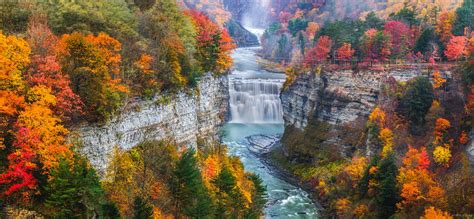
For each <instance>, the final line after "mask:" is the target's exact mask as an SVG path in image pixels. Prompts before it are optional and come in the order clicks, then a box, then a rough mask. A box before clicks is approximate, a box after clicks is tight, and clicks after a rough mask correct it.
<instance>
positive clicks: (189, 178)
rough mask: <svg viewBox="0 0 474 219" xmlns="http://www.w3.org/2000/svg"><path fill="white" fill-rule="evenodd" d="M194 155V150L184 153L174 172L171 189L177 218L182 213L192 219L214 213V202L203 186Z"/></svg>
mask: <svg viewBox="0 0 474 219" xmlns="http://www.w3.org/2000/svg"><path fill="white" fill-rule="evenodd" d="M194 154H195V152H194V150H193V149H189V150H187V151H186V152H184V153H183V154H182V155H181V158H180V159H179V160H178V162H177V163H176V168H175V170H174V171H173V178H172V180H171V183H170V188H171V192H172V194H173V196H174V200H175V210H176V212H175V216H177V217H179V215H180V213H181V212H182V213H183V214H184V215H186V216H188V217H191V218H206V217H209V216H210V215H211V214H212V213H213V211H212V210H213V206H212V201H211V198H210V196H209V194H208V191H207V189H206V187H205V186H204V184H203V181H202V177H201V173H200V172H199V169H198V167H197V161H196V158H195V157H194Z"/></svg>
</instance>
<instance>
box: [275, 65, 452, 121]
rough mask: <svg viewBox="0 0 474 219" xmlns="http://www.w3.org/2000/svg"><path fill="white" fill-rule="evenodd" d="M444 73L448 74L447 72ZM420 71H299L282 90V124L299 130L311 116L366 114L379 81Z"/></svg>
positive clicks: (402, 79)
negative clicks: (295, 77) (313, 72)
mask: <svg viewBox="0 0 474 219" xmlns="http://www.w3.org/2000/svg"><path fill="white" fill-rule="evenodd" d="M445 74H446V75H447V76H448V77H449V76H450V73H449V72H445ZM423 75H425V76H427V74H426V73H423V71H421V70H417V69H402V70H398V69H393V70H389V71H384V72H374V71H361V72H358V73H355V72H353V71H352V70H341V71H333V72H322V73H321V74H320V75H316V74H310V73H308V74H302V75H300V76H299V77H298V78H297V79H296V81H295V82H294V83H293V84H292V85H291V86H290V87H289V88H288V89H287V90H286V91H284V92H282V94H281V99H282V104H283V118H284V120H285V125H286V126H289V125H293V126H295V127H296V128H299V129H301V130H302V129H304V127H306V125H307V124H308V119H309V118H310V117H313V118H315V119H317V120H320V121H325V122H328V123H330V124H332V125H342V124H345V123H349V122H353V121H355V120H356V119H358V118H360V117H367V116H368V115H369V114H370V112H371V111H372V109H373V108H374V107H375V105H376V104H377V102H378V101H379V99H378V98H379V93H380V91H381V89H382V87H383V86H382V84H384V83H386V82H387V80H388V79H389V78H391V77H392V78H394V79H396V80H397V81H399V82H405V81H408V80H410V79H412V78H414V77H417V76H423Z"/></svg>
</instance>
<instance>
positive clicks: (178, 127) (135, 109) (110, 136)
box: [72, 74, 228, 172]
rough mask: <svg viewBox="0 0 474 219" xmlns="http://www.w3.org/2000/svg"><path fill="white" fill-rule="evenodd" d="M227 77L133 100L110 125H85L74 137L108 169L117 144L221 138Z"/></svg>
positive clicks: (190, 143)
mask: <svg viewBox="0 0 474 219" xmlns="http://www.w3.org/2000/svg"><path fill="white" fill-rule="evenodd" d="M227 105H228V81H227V77H225V76H222V77H219V78H215V77H213V76H212V75H210V74H209V75H206V76H204V77H202V78H201V80H200V82H199V84H198V88H197V89H196V91H195V92H194V94H187V93H184V92H181V93H178V94H176V95H174V96H171V97H164V96H157V97H155V98H154V99H153V100H148V101H145V100H142V101H137V102H135V103H130V104H128V106H126V107H124V108H125V109H124V110H123V112H122V113H121V115H120V116H118V117H116V118H114V119H112V120H111V121H110V122H108V123H107V124H106V125H87V126H82V127H80V128H79V129H78V130H76V131H75V132H74V133H73V135H72V136H73V137H77V139H78V140H79V141H80V142H81V143H82V145H83V147H82V149H81V150H82V153H83V154H85V155H86V156H87V157H88V158H89V160H90V162H91V164H92V165H93V166H94V167H95V168H96V169H98V170H99V172H101V171H103V170H105V168H106V166H107V163H108V159H109V157H110V155H111V152H112V151H113V148H114V147H115V146H118V147H120V148H122V149H130V148H132V147H134V146H136V145H137V144H139V143H141V142H143V141H144V140H151V139H156V140H164V139H169V140H174V141H175V142H176V143H178V144H182V145H187V146H190V147H192V146H195V145H196V141H197V140H198V139H199V138H203V139H204V138H206V139H209V140H213V139H217V137H218V136H217V134H218V127H219V126H220V125H222V124H223V123H224V122H225V118H226V112H227V108H228V106H227Z"/></svg>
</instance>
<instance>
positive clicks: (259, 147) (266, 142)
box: [247, 135, 281, 155]
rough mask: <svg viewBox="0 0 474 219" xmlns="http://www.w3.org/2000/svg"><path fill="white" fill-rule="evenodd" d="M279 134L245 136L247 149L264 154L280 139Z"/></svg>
mask: <svg viewBox="0 0 474 219" xmlns="http://www.w3.org/2000/svg"><path fill="white" fill-rule="evenodd" d="M280 137H281V136H279V135H251V136H248V137H247V140H248V141H249V148H248V149H249V150H250V151H251V152H252V153H255V154H257V155H265V154H267V153H269V152H270V151H271V149H272V148H273V146H274V145H275V144H276V143H277V142H279V141H280Z"/></svg>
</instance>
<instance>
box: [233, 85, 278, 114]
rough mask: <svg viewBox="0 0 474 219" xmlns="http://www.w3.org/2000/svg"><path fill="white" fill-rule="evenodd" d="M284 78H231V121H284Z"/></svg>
mask: <svg viewBox="0 0 474 219" xmlns="http://www.w3.org/2000/svg"><path fill="white" fill-rule="evenodd" d="M283 82H284V80H282V79H242V78H231V79H230V80H229V96H230V98H229V105H230V113H231V120H230V122H231V123H283V110H282V106H281V101H280V90H281V88H282V85H283Z"/></svg>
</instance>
